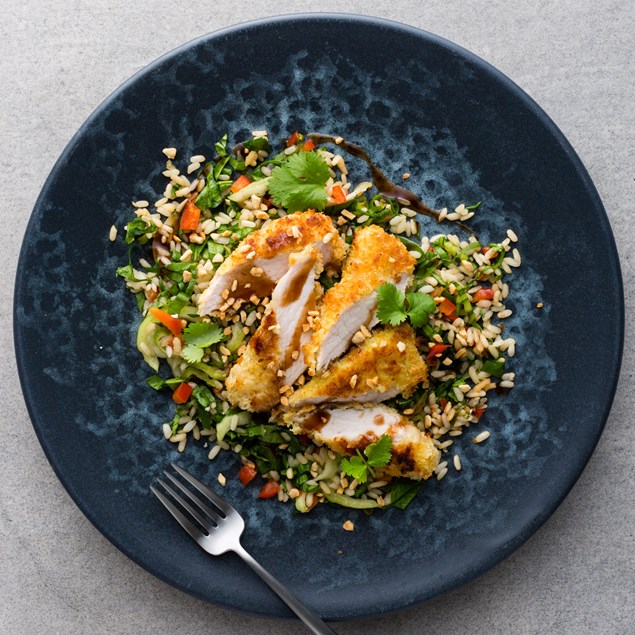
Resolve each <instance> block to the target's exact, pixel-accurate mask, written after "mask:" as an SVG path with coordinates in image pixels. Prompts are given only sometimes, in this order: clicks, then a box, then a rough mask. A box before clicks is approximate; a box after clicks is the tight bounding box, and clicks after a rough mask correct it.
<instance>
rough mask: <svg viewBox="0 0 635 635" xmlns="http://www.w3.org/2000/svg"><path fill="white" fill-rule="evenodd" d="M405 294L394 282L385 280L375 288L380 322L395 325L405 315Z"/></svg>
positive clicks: (402, 319) (403, 318)
mask: <svg viewBox="0 0 635 635" xmlns="http://www.w3.org/2000/svg"><path fill="white" fill-rule="evenodd" d="M404 300H405V295H404V293H403V291H400V290H399V289H397V287H396V286H395V285H394V284H390V283H389V282H386V283H384V284H382V285H381V286H380V287H379V289H377V318H378V319H379V321H380V322H381V323H382V324H390V325H392V326H397V325H398V324H401V323H402V322H403V321H404V320H405V319H406V317H407V313H406V311H404V306H403V305H404Z"/></svg>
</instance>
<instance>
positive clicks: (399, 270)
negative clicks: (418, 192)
mask: <svg viewBox="0 0 635 635" xmlns="http://www.w3.org/2000/svg"><path fill="white" fill-rule="evenodd" d="M414 266H415V259H414V258H413V257H412V256H411V255H410V254H409V253H408V250H407V249H406V248H405V247H404V246H403V244H402V243H401V242H400V241H399V240H398V239H397V238H395V237H394V236H391V235H390V234H387V233H386V232H385V231H384V230H383V229H381V227H378V226H376V225H370V226H369V227H364V228H362V229H360V230H358V231H357V232H356V233H355V237H354V238H353V244H352V245H351V248H350V251H349V254H348V257H347V258H346V261H345V262H344V266H343V267H342V278H341V280H340V281H339V282H338V283H337V284H335V285H334V286H332V287H331V288H330V289H329V290H328V291H327V292H326V293H325V294H324V299H323V301H322V305H321V307H320V316H319V320H318V322H317V327H316V330H315V331H314V332H313V335H312V337H311V342H310V343H309V344H308V345H307V347H306V351H305V352H306V356H307V360H308V362H309V366H310V367H311V368H312V369H313V370H315V371H317V372H320V371H323V370H324V369H325V368H326V367H327V366H328V365H329V363H330V362H331V360H333V359H336V358H337V357H339V356H340V355H341V354H342V353H344V352H345V351H346V350H347V349H348V347H349V345H350V343H351V340H352V339H353V337H354V335H355V333H357V331H359V330H360V328H362V327H365V328H367V329H371V328H372V327H373V326H374V325H375V324H377V321H378V320H377V318H376V312H377V311H376V309H377V288H378V287H380V286H381V285H382V284H384V283H385V282H391V283H393V284H394V285H396V286H397V287H399V288H400V289H402V290H403V289H405V287H406V285H407V284H408V282H409V281H410V278H411V276H412V272H413V270H414Z"/></svg>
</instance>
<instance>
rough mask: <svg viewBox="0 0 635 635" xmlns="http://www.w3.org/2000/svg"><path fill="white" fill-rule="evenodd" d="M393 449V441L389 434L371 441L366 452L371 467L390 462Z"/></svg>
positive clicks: (382, 465)
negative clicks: (373, 441)
mask: <svg viewBox="0 0 635 635" xmlns="http://www.w3.org/2000/svg"><path fill="white" fill-rule="evenodd" d="M391 449H392V441H391V440H390V437H389V436H388V435H387V434H382V436H381V437H380V439H379V441H376V442H375V443H371V444H370V445H369V446H368V447H367V448H366V449H365V450H364V454H365V455H366V458H367V459H368V465H370V466H371V467H384V465H387V464H388V463H389V462H390V456H391Z"/></svg>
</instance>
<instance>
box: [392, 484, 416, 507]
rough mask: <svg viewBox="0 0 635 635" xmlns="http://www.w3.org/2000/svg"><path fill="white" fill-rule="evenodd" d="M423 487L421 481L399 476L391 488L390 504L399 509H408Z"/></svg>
mask: <svg viewBox="0 0 635 635" xmlns="http://www.w3.org/2000/svg"><path fill="white" fill-rule="evenodd" d="M420 489H421V481H411V480H410V479H407V478H399V479H397V480H396V481H394V484H393V486H392V489H391V490H390V501H391V502H390V505H391V506H392V507H397V508H398V509H406V507H407V506H408V505H409V504H410V503H411V502H412V499H413V498H414V497H415V496H416V495H417V492H418V491H419V490H420Z"/></svg>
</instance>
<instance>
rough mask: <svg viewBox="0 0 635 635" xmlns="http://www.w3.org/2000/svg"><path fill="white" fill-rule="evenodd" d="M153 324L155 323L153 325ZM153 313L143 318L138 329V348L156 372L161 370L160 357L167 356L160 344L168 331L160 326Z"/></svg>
mask: <svg viewBox="0 0 635 635" xmlns="http://www.w3.org/2000/svg"><path fill="white" fill-rule="evenodd" d="M151 325H154V326H153V327H151ZM157 325H158V322H157V321H156V320H155V319H154V317H153V316H152V314H151V313H148V315H146V316H145V318H143V320H142V321H141V324H139V329H138V330H137V348H138V349H139V352H140V353H141V354H142V355H143V359H144V360H145V362H146V363H147V364H148V366H150V368H152V370H154V371H155V372H156V371H158V370H159V357H161V358H166V357H167V355H166V353H165V351H164V350H163V349H162V348H161V347H160V346H159V339H160V338H161V337H163V336H164V335H167V331H166V330H165V329H163V328H161V327H159V326H157Z"/></svg>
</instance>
